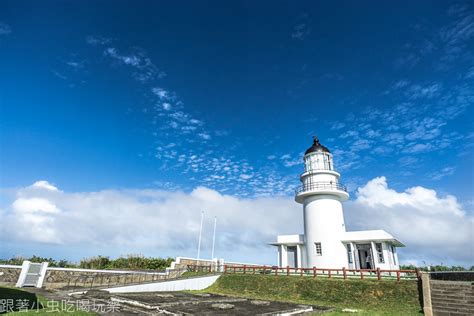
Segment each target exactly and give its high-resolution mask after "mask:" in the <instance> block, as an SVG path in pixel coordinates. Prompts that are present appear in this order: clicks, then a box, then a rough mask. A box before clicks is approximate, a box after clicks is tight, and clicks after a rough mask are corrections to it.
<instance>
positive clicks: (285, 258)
mask: <svg viewBox="0 0 474 316" xmlns="http://www.w3.org/2000/svg"><path fill="white" fill-rule="evenodd" d="M287 265H288V251H287V249H286V245H281V265H280V267H286V266H287Z"/></svg>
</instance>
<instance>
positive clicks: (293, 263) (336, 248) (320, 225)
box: [270, 137, 404, 269]
mask: <svg viewBox="0 0 474 316" xmlns="http://www.w3.org/2000/svg"><path fill="white" fill-rule="evenodd" d="M303 161H304V170H303V173H302V174H301V176H300V181H301V185H300V186H299V187H298V188H296V190H295V201H296V202H297V203H300V204H302V206H303V223H304V225H303V226H304V227H303V229H304V234H298V235H279V236H278V237H277V241H276V242H272V243H270V244H271V245H273V246H277V247H278V265H279V266H281V267H286V266H289V267H298V268H299V267H304V268H311V267H318V268H328V269H331V268H338V269H340V268H341V267H345V268H351V269H375V268H381V269H398V267H399V263H398V256H397V252H396V247H403V246H404V245H403V244H402V243H401V242H399V241H398V240H397V239H395V238H394V237H393V236H392V235H390V234H389V233H387V232H385V231H384V230H366V231H352V232H348V231H346V225H345V222H344V211H343V202H344V201H347V200H348V199H349V193H348V191H347V188H346V187H345V186H344V185H343V184H342V183H341V182H340V177H341V175H340V174H339V173H338V172H337V171H336V169H335V166H334V162H333V155H332V153H331V151H330V150H329V149H328V148H327V147H325V146H324V145H322V144H321V143H320V141H319V139H318V138H317V137H313V144H312V145H311V147H309V148H308V149H307V150H306V151H305V153H304V156H303Z"/></svg>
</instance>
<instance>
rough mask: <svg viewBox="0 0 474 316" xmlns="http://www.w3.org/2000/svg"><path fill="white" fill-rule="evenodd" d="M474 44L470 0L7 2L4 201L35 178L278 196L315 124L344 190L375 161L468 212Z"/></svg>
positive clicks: (0, 106)
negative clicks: (360, 0)
mask: <svg viewBox="0 0 474 316" xmlns="http://www.w3.org/2000/svg"><path fill="white" fill-rule="evenodd" d="M473 52H474V8H473V5H472V2H470V1H465V2H463V1H452V2H450V1H435V2H433V1H417V2H415V3H413V2H396V3H392V4H388V3H383V4H381V3H379V2H365V3H356V2H353V1H342V2H339V3H336V4H330V3H329V2H327V3H323V2H319V3H315V2H300V3H298V4H295V3H292V2H290V1H287V2H282V1H277V2H276V1H271V2H265V1H260V2H258V3H255V2H254V1H248V2H245V1H241V2H233V3H229V2H226V3H222V2H218V1H214V2H213V1H209V2H199V3H198V2H194V3H191V2H178V1H176V2H173V3H165V2H149V1H134V2H130V1H101V2H86V1H81V2H79V1H77V2H72V1H68V2H66V1H43V2H42V3H41V5H40V4H39V3H38V4H35V3H31V1H2V2H1V3H0V56H1V58H0V69H1V75H0V111H1V112H0V188H2V195H1V199H2V200H1V203H0V207H1V208H2V209H3V213H4V215H5V214H7V215H8V214H13V213H14V212H15V207H14V205H15V204H14V202H15V201H17V200H18V198H19V196H22V195H21V194H22V193H21V192H23V191H22V190H28V187H29V186H31V185H32V184H33V183H35V182H37V181H47V182H48V183H49V184H52V185H54V187H55V188H59V190H60V191H61V192H64V193H67V194H71V195H74V194H81V193H84V194H86V193H92V192H104V190H115V191H117V192H125V191H127V192H128V190H141V191H140V192H142V191H145V190H152V191H153V190H155V191H160V190H164V191H169V192H183V194H185V195H188V196H189V195H190V194H192V192H194V191H193V190H196V188H200V187H204V188H206V189H209V190H213V191H215V192H218V193H219V194H221V195H225V196H231V197H233V198H236V199H241V200H243V201H254V200H256V199H271V198H274V199H280V198H281V199H287V200H291V196H292V194H293V193H292V192H293V189H294V187H295V186H297V185H298V175H299V174H300V173H301V171H302V153H303V152H304V150H305V149H306V148H307V147H308V146H309V145H310V144H311V136H312V135H315V134H316V135H318V136H319V138H320V140H321V142H322V143H323V144H325V145H326V146H327V147H329V148H330V149H331V151H332V152H333V154H334V158H335V162H336V169H338V171H340V172H341V173H342V182H344V183H346V184H347V185H348V187H349V189H350V190H351V196H352V200H353V201H354V202H355V201H356V199H357V196H358V195H357V192H358V191H357V190H358V188H361V187H363V186H367V184H368V183H369V181H371V180H373V179H375V178H377V177H385V179H386V182H387V183H388V187H389V188H390V189H393V190H395V191H396V192H405V191H406V190H408V189H409V188H414V187H423V188H426V189H429V190H433V191H434V192H435V193H436V196H437V198H438V199H443V198H446V197H448V196H452V197H454V198H455V199H456V203H458V205H457V206H456V209H459V210H461V211H462V212H463V214H464V216H467V217H466V218H467V220H466V221H467V222H469V223H471V221H472V209H473V205H474V202H473V195H472V192H474V183H473V182H474V181H473V174H474V170H473V161H474V160H473V158H474V157H473V142H474V138H473V137H474V130H473V124H472V117H473V106H472V105H473V103H474V88H473V86H474V62H473V60H474V56H473V55H474V53H473ZM12 205H13V206H12ZM55 205H57V204H55ZM297 207H298V206H297ZM58 209H60V210H61V211H64V212H67V209H61V208H58ZM216 212H217V211H216ZM281 212H284V210H282V211H281ZM170 213H172V209H170ZM7 215H5V216H7ZM217 215H219V214H218V213H217ZM221 216H224V215H222V214H221ZM298 216H301V214H298ZM346 217H347V214H346ZM196 218H197V220H198V215H196ZM362 226H363V225H362ZM369 226H370V225H369ZM471 228H472V226H471ZM242 229H244V228H242ZM223 233H224V232H223ZM241 233H242V231H239V232H236V234H241ZM277 233H279V232H277ZM290 233H291V232H290ZM269 234H270V233H269ZM264 237H265V238H267V235H265V236H264ZM264 237H262V238H264ZM464 237H465V238H464V240H468V239H469V238H470V240H471V241H472V234H471V235H470V236H464ZM14 240H23V241H25V239H24V238H23V239H21V238H19V239H14V238H13V237H12V238H11V239H9V238H6V237H4V239H3V241H4V242H5V243H7V242H8V243H10V244H11V245H12V246H11V247H7V248H8V250H5V251H0V255H2V256H10V255H15V254H21V253H25V254H28V253H29V252H31V251H32V250H25V251H23V250H21V249H19V248H18V246H17V244H16V242H17V241H14ZM28 244H29V245H30V246H31V248H35V247H44V249H49V250H45V252H48V251H49V253H53V254H59V255H63V254H64V255H65V256H68V254H67V252H66V251H65V250H64V246H58V245H55V244H54V242H53V243H51V242H50V241H47V242H39V241H34V240H33V241H28ZM78 244H80V242H79V241H78ZM118 245H119V246H116V251H114V252H111V255H114V254H120V253H123V252H124V251H126V250H124V249H125V248H121V247H122V246H121V245H120V244H118ZM192 247H194V246H192ZM192 247H190V249H191V248H192ZM249 247H251V246H249ZM255 247H257V246H255ZM257 248H258V247H257ZM147 249H148V248H146V247H145V246H143V248H141V247H140V244H138V246H137V245H135V246H134V248H133V250H136V251H135V252H143V253H146V254H147V255H148V254H149V255H153V254H155V253H154V252H153V251H149V250H147ZM163 249H164V248H163ZM185 249H186V250H185ZM127 251H128V248H127ZM163 251H164V252H165V253H166V254H169V255H176V254H178V253H179V252H180V251H182V252H186V251H188V252H191V250H189V249H188V248H186V247H183V248H180V249H178V250H176V249H174V248H172V249H164V250H163ZM269 251H270V250H269ZM256 253H258V251H256ZM471 253H472V244H471ZM241 257H242V259H241V260H245V256H241ZM237 259H240V258H237ZM251 259H253V258H252V257H251ZM448 259H449V258H448ZM416 260H419V259H416ZM437 260H438V259H437ZM439 260H442V259H439ZM445 260H447V259H445ZM453 260H454V262H463V260H465V258H464V259H453Z"/></svg>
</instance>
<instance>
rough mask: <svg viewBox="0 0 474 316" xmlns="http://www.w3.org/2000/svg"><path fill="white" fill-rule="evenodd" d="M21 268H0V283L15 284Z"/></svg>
mask: <svg viewBox="0 0 474 316" xmlns="http://www.w3.org/2000/svg"><path fill="white" fill-rule="evenodd" d="M20 272H21V266H18V267H16V266H12V267H6V266H4V267H0V283H6V284H11V283H12V284H15V283H16V281H17V280H18V277H19V276H20Z"/></svg>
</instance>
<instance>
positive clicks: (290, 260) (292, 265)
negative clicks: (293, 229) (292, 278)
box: [286, 246, 298, 268]
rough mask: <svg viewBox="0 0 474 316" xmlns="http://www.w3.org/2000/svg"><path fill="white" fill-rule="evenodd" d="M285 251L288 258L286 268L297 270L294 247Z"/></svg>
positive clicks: (296, 257) (288, 247) (289, 247)
mask: <svg viewBox="0 0 474 316" xmlns="http://www.w3.org/2000/svg"><path fill="white" fill-rule="evenodd" d="M286 251H287V256H288V266H289V267H290V268H298V256H297V254H298V253H297V249H296V246H287V247H286Z"/></svg>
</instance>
